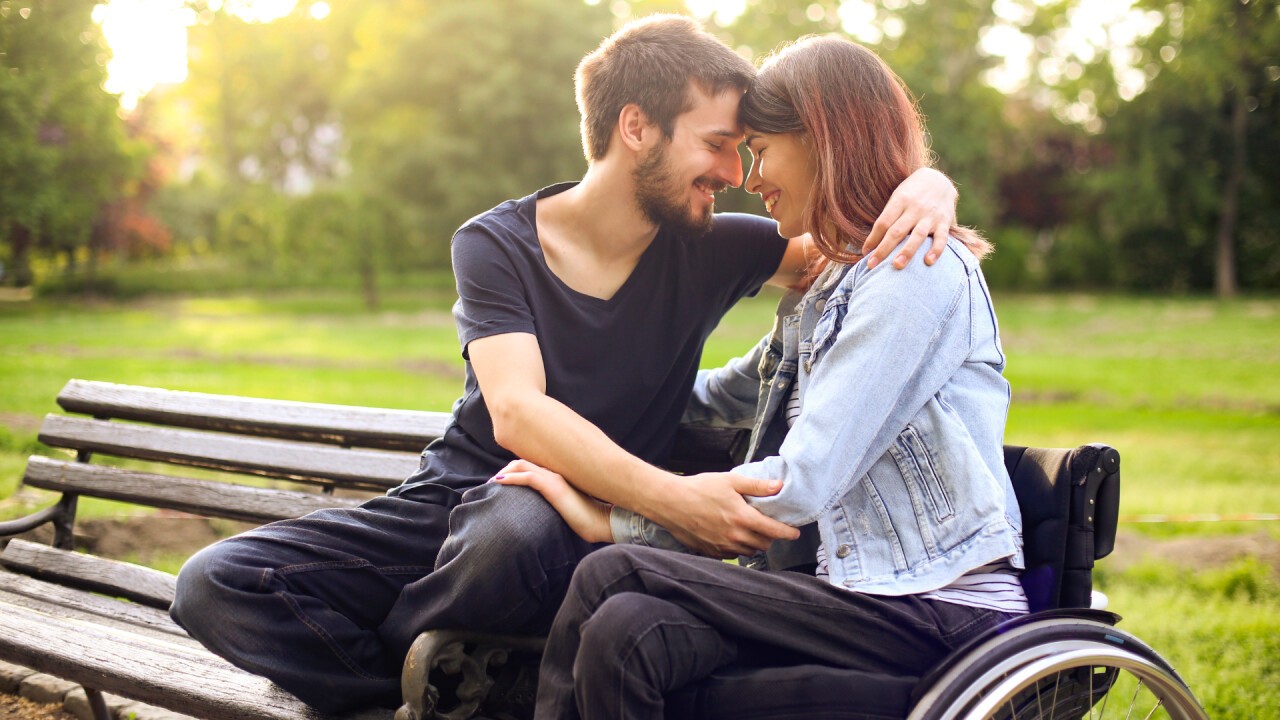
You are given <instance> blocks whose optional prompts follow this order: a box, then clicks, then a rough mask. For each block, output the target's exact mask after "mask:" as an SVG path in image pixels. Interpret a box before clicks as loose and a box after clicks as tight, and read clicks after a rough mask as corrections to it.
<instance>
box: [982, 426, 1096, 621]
mask: <svg viewBox="0 0 1280 720" xmlns="http://www.w3.org/2000/svg"><path fill="white" fill-rule="evenodd" d="M1004 462H1005V467H1007V468H1008V470H1009V477H1010V478H1011V479H1012V480H1013V489H1014V492H1015V493H1016V494H1017V496H1018V505H1019V507H1020V509H1021V510H1022V537H1023V553H1024V555H1025V557H1026V562H1027V569H1026V570H1025V571H1024V572H1023V574H1022V585H1023V587H1024V589H1025V590H1026V592H1027V601H1028V603H1029V604H1030V606H1031V611H1032V612H1039V611H1041V610H1051V609H1054V608H1087V607H1089V601H1090V594H1091V592H1092V590H1093V561H1094V560H1097V559H1098V558H1102V557H1105V556H1106V555H1107V554H1109V553H1110V552H1111V550H1112V548H1114V547H1115V537H1116V519H1117V517H1118V515H1119V511H1120V453H1118V452H1116V451H1115V450H1114V449H1113V448H1110V447H1108V446H1106V445H1097V444H1095V445H1083V446H1081V447H1078V448H1074V449H1065V448H1025V447H1016V446H1012V445H1006V446H1005V448H1004Z"/></svg>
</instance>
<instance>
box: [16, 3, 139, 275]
mask: <svg viewBox="0 0 1280 720" xmlns="http://www.w3.org/2000/svg"><path fill="white" fill-rule="evenodd" d="M96 4H97V3H96V2H95V1H94V0H24V1H21V2H6V3H3V4H0V239H3V240H4V241H6V242H7V245H8V248H9V261H10V264H11V271H10V272H9V273H7V274H6V282H9V283H12V284H19V285H24V284H29V283H30V282H31V281H32V279H33V275H32V271H31V265H30V263H31V255H32V253H33V252H34V251H37V250H42V251H44V252H47V253H54V252H62V253H64V254H66V256H67V257H68V258H74V257H75V255H76V251H77V250H78V249H79V248H82V247H84V246H85V245H86V244H87V243H88V242H89V238H90V236H91V231H92V228H93V224H94V221H95V218H97V217H98V215H99V213H100V212H101V209H102V207H103V205H105V204H106V203H107V202H109V201H110V200H112V199H114V198H116V197H118V196H119V195H120V194H121V193H122V192H123V191H124V190H125V189H126V188H127V185H128V182H129V181H130V180H131V179H132V178H133V177H134V176H135V175H136V174H137V172H138V170H139V167H140V160H141V156H142V149H141V148H140V147H139V145H138V144H136V143H132V142H130V141H129V140H128V138H127V137H126V134H125V131H124V125H123V122H122V121H121V119H120V117H119V116H118V109H119V105H118V102H117V100H116V98H115V97H114V96H112V95H110V94H108V93H107V92H106V91H105V90H103V87H102V85H103V82H104V81H105V80H106V61H107V57H108V53H107V50H106V49H105V47H106V45H105V42H104V41H103V38H102V31H101V28H100V27H98V26H97V25H96V24H95V23H94V22H93V20H92V17H91V13H92V11H93V8H94V6H95V5H96Z"/></svg>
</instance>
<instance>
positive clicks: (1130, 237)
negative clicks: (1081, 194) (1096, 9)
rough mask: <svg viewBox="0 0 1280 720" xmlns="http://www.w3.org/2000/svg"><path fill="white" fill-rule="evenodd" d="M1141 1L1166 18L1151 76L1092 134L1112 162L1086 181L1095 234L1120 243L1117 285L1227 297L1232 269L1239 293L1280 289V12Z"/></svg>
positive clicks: (1149, 45) (1143, 48)
mask: <svg viewBox="0 0 1280 720" xmlns="http://www.w3.org/2000/svg"><path fill="white" fill-rule="evenodd" d="M1146 5H1147V6H1148V7H1151V8H1153V9H1160V10H1162V11H1163V12H1164V15H1165V17H1164V22H1162V23H1161V25H1160V26H1159V27H1158V28H1157V29H1156V31H1155V32H1153V33H1152V34H1151V36H1150V37H1149V38H1147V39H1146V41H1144V42H1143V43H1142V44H1141V45H1140V48H1139V49H1140V52H1141V53H1142V54H1143V57H1144V58H1145V59H1146V61H1147V63H1148V64H1147V67H1148V72H1150V73H1152V74H1154V78H1152V79H1151V81H1150V83H1149V85H1148V87H1147V89H1146V91H1145V92H1144V93H1143V94H1141V95H1139V96H1138V97H1137V98H1135V99H1133V100H1132V101H1131V102H1128V103H1124V104H1121V105H1118V106H1117V108H1118V109H1117V111H1116V112H1115V114H1114V116H1113V117H1112V118H1110V119H1109V120H1108V124H1107V129H1106V131H1105V132H1104V133H1103V134H1102V135H1101V137H1100V138H1099V139H1098V141H1099V143H1100V144H1101V145H1102V147H1104V148H1106V150H1107V154H1108V155H1109V156H1110V159H1109V160H1108V161H1107V162H1104V163H1100V167H1099V168H1098V172H1096V173H1095V174H1094V176H1093V177H1092V178H1090V179H1089V181H1088V182H1086V183H1084V185H1085V187H1086V188H1087V190H1088V191H1091V192H1096V193H1098V194H1099V195H1100V196H1101V197H1102V198H1103V200H1102V203H1101V207H1102V212H1101V213H1100V214H1099V215H1098V217H1097V223H1096V224H1095V226H1094V227H1095V228H1096V229H1097V230H1098V232H1099V234H1100V235H1102V236H1105V237H1110V238H1113V239H1115V240H1118V244H1117V249H1118V251H1119V256H1120V259H1121V262H1120V267H1121V268H1122V274H1121V276H1120V278H1119V280H1120V282H1121V283H1122V284H1123V286H1125V287H1128V288H1132V289H1138V290H1168V289H1173V290H1181V291H1186V290H1197V291H1198V290H1207V289H1210V288H1214V287H1215V285H1217V289H1218V290H1219V291H1220V292H1227V290H1226V288H1224V287H1223V283H1224V282H1225V283H1227V284H1228V285H1229V286H1230V287H1231V288H1234V287H1235V285H1236V280H1235V274H1236V272H1237V270H1238V271H1239V272H1240V276H1239V285H1240V286H1243V287H1245V288H1254V289H1273V290H1274V289H1276V288H1280V260H1277V258H1278V257H1280V236H1277V233H1276V231H1275V228H1276V227H1280V172H1278V171H1277V169H1276V163H1275V162H1273V161H1272V158H1274V157H1276V153H1277V152H1280V134H1277V132H1276V128H1277V127H1280V98H1277V89H1278V84H1277V80H1278V79H1280V8H1277V6H1276V4H1275V3H1274V2H1268V1H1267V0H1253V1H1252V2H1248V1H1247V0H1199V1H1198V2H1191V3H1186V4H1185V5H1167V6H1166V5H1165V4H1164V3H1160V4H1156V3H1154V2H1148V3H1146ZM1237 122H1238V123H1239V124H1238V125H1237ZM1237 160H1238V161H1239V164H1238V165H1237V164H1236V163H1237ZM1224 225H1226V226H1228V227H1225V228H1224ZM1224 232H1225V233H1227V236H1228V237H1227V238H1226V241H1225V242H1227V245H1226V246H1225V247H1223V246H1222V245H1221V242H1222V241H1221V240H1220V239H1221V237H1222V233H1224ZM1223 252H1226V253H1227V255H1226V256H1225V257H1224V256H1223V255H1222V253H1223ZM1224 263H1225V264H1228V265H1229V267H1223V265H1224ZM1215 265H1216V266H1217V268H1218V272H1217V276H1215V273H1214V271H1213V269H1214V267H1215ZM1223 273H1227V275H1229V277H1228V278H1226V279H1224V278H1223V276H1222V274H1223ZM1228 294H1230V293H1229V292H1228Z"/></svg>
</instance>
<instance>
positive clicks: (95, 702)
mask: <svg viewBox="0 0 1280 720" xmlns="http://www.w3.org/2000/svg"><path fill="white" fill-rule="evenodd" d="M84 694H85V697H87V698H88V699H89V710H90V711H92V712H93V720H111V711H110V710H108V709H107V701H106V699H105V698H103V697H102V693H101V692H100V691H98V690H94V689H93V688H89V687H87V688H85V689H84Z"/></svg>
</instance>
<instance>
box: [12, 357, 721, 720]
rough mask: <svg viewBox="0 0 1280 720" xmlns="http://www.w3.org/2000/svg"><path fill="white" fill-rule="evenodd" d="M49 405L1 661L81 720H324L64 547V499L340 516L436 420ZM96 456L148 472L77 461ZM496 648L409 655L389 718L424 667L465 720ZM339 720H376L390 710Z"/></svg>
mask: <svg viewBox="0 0 1280 720" xmlns="http://www.w3.org/2000/svg"><path fill="white" fill-rule="evenodd" d="M57 402H58V405H59V406H61V407H62V409H63V410H65V411H66V412H68V413H74V414H75V415H74V416H73V415H62V414H50V415H48V416H47V417H46V418H45V420H44V423H43V425H42V426H41V428H40V435H39V438H40V441H41V442H42V443H44V444H45V445H48V446H50V447H53V448H60V449H62V450H65V451H66V455H65V457H46V456H42V455H36V456H33V457H31V458H30V461H29V463H28V465H27V468H26V472H25V474H24V476H23V482H24V483H25V484H26V485H28V486H30V487H35V488H42V489H44V490H50V491H54V492H59V493H61V494H62V495H61V499H60V500H58V501H57V502H56V503H55V504H53V505H51V506H49V507H47V508H45V509H43V510H40V511H38V512H36V513H34V514H32V515H30V516H28V517H25V518H19V519H17V520H11V521H8V522H3V523H0V542H4V538H8V537H12V536H14V535H19V534H23V533H28V532H29V531H32V530H33V529H35V528H37V527H40V526H42V525H45V524H49V525H52V527H53V540H52V543H51V544H43V543H36V542H31V541H29V540H25V539H19V538H14V539H10V540H8V543H7V545H6V546H5V547H4V551H3V554H2V555H0V564H3V567H4V570H0V660H4V661H8V662H12V663H16V664H18V665H22V666H25V667H28V668H31V669H33V670H36V671H39V672H43V673H48V674H50V675H56V676H58V677H61V678H65V679H67V680H70V681H72V682H75V683H79V684H80V685H82V686H83V687H84V688H85V691H86V693H87V695H88V697H89V703H90V707H91V708H93V712H94V715H95V717H96V718H97V719H98V720H107V719H108V718H109V717H110V712H109V710H108V708H107V706H106V703H105V701H104V698H103V695H102V693H110V694H112V695H118V696H121V697H125V698H129V699H133V700H137V701H140V702H143V703H147V704H150V705H155V706H159V707H162V708H167V709H170V710H173V711H176V712H179V713H185V714H188V715H193V716H196V717H200V718H235V719H237V720H241V719H246V720H247V719H252V718H281V719H283V718H291V719H292V718H320V717H323V716H322V715H321V714H319V713H317V712H315V711H314V710H312V709H310V708H308V707H307V706H305V705H304V704H303V703H302V702H301V701H299V700H298V699H297V698H295V697H293V696H292V695H290V694H289V693H288V692H286V691H284V690H282V689H281V688H279V687H277V686H275V685H274V684H272V683H271V682H270V681H268V680H266V679H264V678H261V677H259V676H256V675H252V674H250V673H247V672H244V671H242V670H239V669H237V668H235V667H233V666H231V665H230V664H228V663H227V662H225V661H224V660H222V659H220V658H218V657H216V656H214V655H213V654H212V653H210V652H208V651H207V650H205V649H204V648H203V647H202V646H200V645H199V644H198V643H197V642H196V641H194V640H192V639H191V638H190V637H188V636H187V634H186V633H185V632H184V631H183V630H182V629H181V628H179V627H178V626H177V625H176V624H174V623H173V621H172V620H170V619H169V615H168V612H167V610H168V608H169V605H170V603H171V602H172V600H173V593H174V581H175V578H174V576H172V575H169V574H168V573H164V572H160V571H157V570H153V569H150V568H146V567H142V566H139V565H134V564H130V563H126V562H121V561H119V560H113V559H107V558H102V557H97V556H94V555H89V554H85V553H80V552H74V551H73V550H72V545H73V536H74V532H75V521H76V505H77V501H78V499H79V498H80V497H82V496H83V497H96V498H105V499H110V500H120V501H124V502H128V503H134V504H137V505H143V506H148V507H152V508H158V509H164V510H170V511H180V512H183V513H191V514H195V515H199V516H204V517H208V518H225V519H230V520H238V521H244V522H249V523H266V522H271V521H274V520H280V519H285V518H292V517H298V516H300V515H303V514H306V513H308V512H311V511H313V510H318V509H321V508H329V507H350V506H354V505H358V504H359V503H361V502H363V500H364V499H366V498H368V497H372V496H374V495H376V494H380V493H383V492H385V491H386V490H387V489H388V488H391V487H393V486H395V485H397V484H399V483H400V482H401V481H402V480H403V479H404V478H405V477H407V476H408V475H409V474H411V473H412V472H413V471H414V470H416V469H417V464H418V455H419V453H420V452H421V450H422V448H424V447H425V446H426V445H427V443H428V442H430V441H431V440H433V439H434V438H436V437H438V436H439V435H440V434H441V433H442V432H443V431H444V428H445V425H446V423H447V422H448V419H449V415H448V413H441V412H415V411H404V410H383V409H374V408H362V407H350V406H340V405H323V404H316V403H300V402H287V401H277V400H262V399H255V398H244V397H235V396H228V395H210V394H204V393H191V392H176V391H171V390H161V389H156V388H148V387H137V386H129V385H116V384H111V383H102V382H89V381H83V380H72V381H70V382H68V383H67V385H66V387H64V388H63V390H62V392H61V393H60V394H59V395H58V399H57ZM740 441H741V440H740V438H739V437H738V436H736V435H723V434H719V433H714V432H710V433H709V432H702V431H697V430H693V429H685V430H684V431H682V434H681V439H680V448H679V449H678V453H679V454H681V455H682V456H684V457H686V458H687V459H686V460H685V461H684V462H683V463H682V464H677V466H676V467H677V469H684V470H698V469H701V468H704V467H713V466H717V465H723V463H724V462H725V461H726V460H727V459H728V458H729V457H730V453H731V451H732V450H733V449H734V445H733V444H734V443H737V442H740ZM104 456H106V457H111V458H124V459H130V460H136V461H144V462H146V463H150V465H147V466H145V467H143V469H138V467H139V466H140V464H139V463H131V464H130V465H129V466H128V467H119V466H113V465H108V464H98V463H95V462H94V460H95V459H99V458H102V457H104ZM699 458H700V459H699ZM192 468H199V469H202V470H199V471H192V470H191V469H192ZM208 471H214V472H208ZM532 649H533V650H535V651H536V649H537V648H532ZM508 651H509V648H506V647H497V646H486V645H485V644H484V643H480V644H479V645H476V644H469V645H468V647H467V648H466V649H465V652H464V649H463V647H462V646H461V644H458V643H447V642H444V643H440V644H439V646H438V647H431V648H430V649H429V650H428V651H426V652H425V654H424V650H423V646H422V645H421V644H420V645H419V646H418V647H417V648H416V650H415V653H414V654H413V655H412V656H411V657H410V660H409V661H408V662H406V667H405V672H404V681H405V691H406V698H407V699H408V704H407V706H406V707H405V708H402V711H401V713H400V715H398V716H397V717H400V718H415V717H431V716H432V713H433V711H434V707H435V702H436V700H437V698H436V696H437V695H438V693H437V692H436V690H435V688H434V687H432V686H431V685H430V684H429V683H428V682H427V668H429V667H431V666H433V665H439V666H442V667H444V668H445V670H446V672H449V673H453V674H454V675H459V676H460V677H461V680H460V681H458V682H453V683H450V685H451V686H452V687H453V688H454V690H453V694H454V695H456V696H457V698H458V699H456V700H450V701H449V702H448V703H445V705H447V706H448V707H449V708H450V711H449V712H448V713H440V714H439V715H438V716H440V717H450V718H453V717H457V718H464V717H469V716H470V715H471V713H472V712H474V711H475V710H476V708H477V707H478V706H479V703H480V701H481V700H482V699H483V698H484V696H485V695H486V693H487V692H488V689H489V686H490V685H491V684H492V680H491V679H489V678H488V676H487V670H488V668H489V666H490V665H501V664H502V663H504V662H505V660H506V653H507V652H508ZM436 655H439V657H436ZM424 694H429V695H430V696H431V697H430V698H429V699H424ZM424 702H426V703H428V705H427V706H426V708H425V709H424V705H423V703H424ZM442 707H443V706H442ZM353 717H359V718H367V719H368V720H374V719H375V718H386V719H389V718H391V717H392V712H391V711H389V710H386V711H377V710H375V711H368V712H363V713H359V714H358V715H356V716H353Z"/></svg>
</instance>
